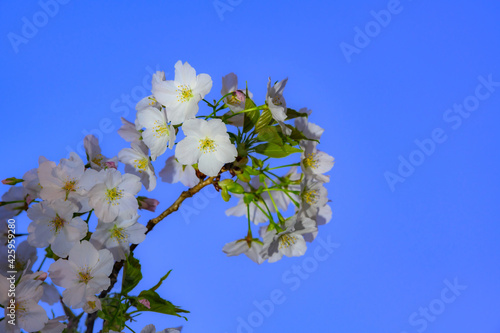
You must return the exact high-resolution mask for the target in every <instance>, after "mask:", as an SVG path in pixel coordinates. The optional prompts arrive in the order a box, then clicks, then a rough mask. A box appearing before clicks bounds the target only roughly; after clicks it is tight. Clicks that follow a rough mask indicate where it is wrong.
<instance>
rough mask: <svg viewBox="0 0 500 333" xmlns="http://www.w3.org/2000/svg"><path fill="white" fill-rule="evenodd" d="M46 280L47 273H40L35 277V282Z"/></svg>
mask: <svg viewBox="0 0 500 333" xmlns="http://www.w3.org/2000/svg"><path fill="white" fill-rule="evenodd" d="M46 278H47V273H45V272H40V274H39V275H37V276H36V277H35V280H39V281H45V279H46Z"/></svg>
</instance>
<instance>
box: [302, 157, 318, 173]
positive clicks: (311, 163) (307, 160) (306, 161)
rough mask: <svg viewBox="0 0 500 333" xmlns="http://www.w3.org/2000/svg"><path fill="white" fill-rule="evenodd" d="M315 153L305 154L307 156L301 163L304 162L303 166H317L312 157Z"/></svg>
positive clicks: (313, 167) (314, 167)
mask: <svg viewBox="0 0 500 333" xmlns="http://www.w3.org/2000/svg"><path fill="white" fill-rule="evenodd" d="M314 157H315V154H312V153H311V154H307V156H306V157H305V158H304V160H303V161H302V163H304V166H305V167H306V168H311V169H316V168H318V164H319V163H318V161H317V160H316V159H314Z"/></svg>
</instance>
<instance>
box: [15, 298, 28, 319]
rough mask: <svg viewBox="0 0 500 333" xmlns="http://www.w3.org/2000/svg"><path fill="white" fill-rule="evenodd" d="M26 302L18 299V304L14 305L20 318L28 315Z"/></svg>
mask: <svg viewBox="0 0 500 333" xmlns="http://www.w3.org/2000/svg"><path fill="white" fill-rule="evenodd" d="M25 302H26V301H18V300H17V299H16V303H15V305H14V311H16V314H17V315H18V316H19V317H22V316H23V315H24V314H25V313H26V310H27V309H26V305H25V304H24V303H25Z"/></svg>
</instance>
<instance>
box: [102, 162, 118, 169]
mask: <svg viewBox="0 0 500 333" xmlns="http://www.w3.org/2000/svg"><path fill="white" fill-rule="evenodd" d="M109 168H113V169H118V167H117V166H116V163H115V162H113V161H108V162H106V164H105V169H109Z"/></svg>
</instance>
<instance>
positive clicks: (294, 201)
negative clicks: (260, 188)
mask: <svg viewBox="0 0 500 333" xmlns="http://www.w3.org/2000/svg"><path fill="white" fill-rule="evenodd" d="M268 172H269V171H268ZM269 173H270V174H272V175H273V176H274V177H277V176H276V175H275V174H273V173H272V172H269ZM264 176H266V177H267V178H268V179H270V180H271V181H272V182H273V183H274V184H275V185H276V186H278V187H279V186H280V185H279V184H278V183H276V182H275V181H274V179H272V178H271V177H269V176H268V175H266V174H265V173H264ZM277 178H279V177H277ZM269 190H273V189H272V188H271V189H269ZM274 190H279V191H283V192H285V194H286V195H287V197H288V198H290V200H292V202H293V204H294V205H295V207H297V208H299V207H300V204H299V203H298V202H297V201H296V200H295V199H294V198H292V196H291V195H290V194H289V193H288V192H292V193H293V194H298V193H295V192H297V191H290V190H289V189H282V188H277V189H274Z"/></svg>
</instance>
